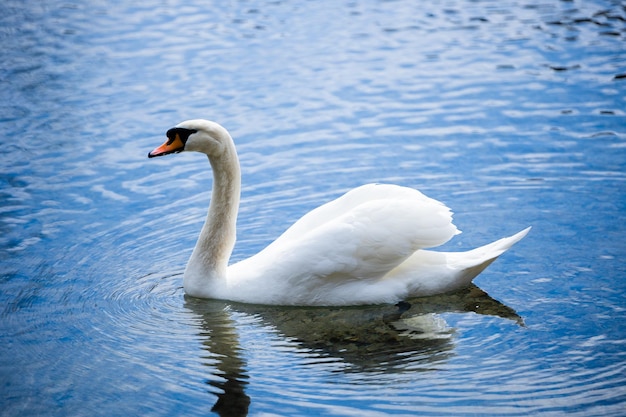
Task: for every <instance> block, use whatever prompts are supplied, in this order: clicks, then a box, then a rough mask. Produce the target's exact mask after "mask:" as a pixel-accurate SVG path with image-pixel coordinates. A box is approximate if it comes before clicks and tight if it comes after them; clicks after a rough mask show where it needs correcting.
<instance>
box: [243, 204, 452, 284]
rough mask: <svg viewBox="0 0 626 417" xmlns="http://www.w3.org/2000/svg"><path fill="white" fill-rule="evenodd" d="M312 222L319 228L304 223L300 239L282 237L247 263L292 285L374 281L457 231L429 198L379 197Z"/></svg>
mask: <svg viewBox="0 0 626 417" xmlns="http://www.w3.org/2000/svg"><path fill="white" fill-rule="evenodd" d="M420 195H421V194H420ZM416 203H419V204H416ZM326 209H327V211H326V212H327V213H330V212H332V211H333V208H332V207H330V208H329V207H326ZM318 215H319V214H318ZM306 220H307V222H308V221H309V219H306ZM313 220H315V221H316V222H317V227H314V226H313V225H312V223H308V224H307V225H306V226H307V227H306V228H304V227H302V228H301V229H300V230H304V231H305V233H303V234H302V235H300V236H298V237H296V236H295V235H293V236H289V237H288V239H283V238H281V239H279V240H277V241H276V242H274V243H272V244H271V245H270V246H268V247H267V248H266V249H264V250H263V251H261V252H260V253H259V254H258V255H256V256H254V257H253V258H251V259H249V261H253V262H254V263H256V265H257V266H261V265H263V267H262V269H265V270H266V273H270V274H272V275H274V276H281V277H284V278H283V279H285V280H289V281H292V283H293V284H294V285H302V283H296V282H293V280H296V281H298V280H300V279H304V278H306V279H312V280H313V281H315V280H316V279H320V280H334V281H337V280H346V279H357V280H360V279H377V278H380V277H382V276H383V275H385V273H387V272H388V271H390V270H391V269H393V268H394V267H396V266H397V265H399V264H400V263H401V262H403V261H404V260H405V259H407V258H408V257H409V256H410V255H411V254H412V253H413V252H415V251H416V250H418V249H422V248H428V247H433V246H438V245H441V244H442V243H445V242H446V241H448V240H449V239H450V238H451V237H452V236H454V235H455V234H456V233H457V229H456V227H455V226H454V225H453V224H452V213H451V212H450V210H449V209H448V208H447V207H446V206H444V205H443V204H441V203H439V202H437V201H435V200H431V199H426V200H423V199H420V200H419V201H415V199H397V198H379V199H375V200H370V201H366V202H364V203H362V204H358V205H356V206H354V207H352V208H350V209H349V210H346V211H344V212H343V214H341V215H339V216H336V217H331V218H329V219H323V218H320V217H317V218H314V219H313ZM321 220H326V221H325V222H323V221H321ZM300 227H301V225H300V226H299V228H300ZM296 230H298V229H296ZM290 232H294V231H293V230H291V229H290Z"/></svg>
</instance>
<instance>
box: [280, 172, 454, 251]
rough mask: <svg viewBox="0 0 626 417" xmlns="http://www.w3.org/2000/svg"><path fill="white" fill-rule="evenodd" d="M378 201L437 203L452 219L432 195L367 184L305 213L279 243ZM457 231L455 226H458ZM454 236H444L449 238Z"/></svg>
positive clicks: (428, 204) (422, 204)
mask: <svg viewBox="0 0 626 417" xmlns="http://www.w3.org/2000/svg"><path fill="white" fill-rule="evenodd" d="M375 200H387V201H390V202H393V201H405V200H406V201H411V202H413V204H414V205H415V206H416V207H419V206H436V208H437V209H440V208H442V209H443V210H444V211H446V212H447V213H448V216H449V221H450V222H451V221H452V218H451V214H452V213H451V212H450V211H449V209H448V208H447V207H445V206H444V205H443V204H442V203H440V202H438V201H437V200H434V199H432V198H429V197H426V196H425V195H424V194H422V193H420V192H419V191H417V190H415V189H413V188H408V187H401V186H398V185H390V184H366V185H362V186H360V187H357V188H354V189H352V190H350V191H348V192H347V193H346V194H344V195H342V196H341V197H339V198H337V199H335V200H333V201H330V202H328V203H326V204H324V205H322V206H320V207H318V208H316V209H314V210H312V211H310V212H309V213H307V214H305V215H304V216H303V217H302V218H300V219H299V220H298V221H297V222H296V223H294V224H293V225H292V226H291V227H290V228H289V229H287V230H286V231H285V233H283V234H282V235H281V236H280V237H279V238H278V239H277V240H276V242H281V244H283V242H286V241H287V240H297V239H301V238H302V236H304V235H306V234H307V233H309V232H311V231H314V230H315V229H317V228H319V227H321V226H322V225H324V224H326V223H329V222H332V221H333V220H335V219H337V218H339V217H341V216H343V215H345V214H346V213H348V212H350V211H351V210H354V209H355V208H356V207H358V206H360V205H362V204H364V203H367V202H371V201H375ZM455 233H456V229H455ZM450 237H451V236H449V237H447V238H442V239H445V240H444V242H445V241H447V240H448V239H450Z"/></svg>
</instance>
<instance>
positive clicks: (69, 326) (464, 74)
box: [0, 0, 626, 416]
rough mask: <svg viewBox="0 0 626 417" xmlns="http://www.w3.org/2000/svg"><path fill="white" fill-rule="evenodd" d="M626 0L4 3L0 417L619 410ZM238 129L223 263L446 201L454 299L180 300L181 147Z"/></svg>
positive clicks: (202, 175)
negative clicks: (487, 254)
mask: <svg viewBox="0 0 626 417" xmlns="http://www.w3.org/2000/svg"><path fill="white" fill-rule="evenodd" d="M625 40H626V2H624V1H619V0H590V1H589V0H585V1H582V0H568V1H545V2H539V1H536V0H526V1H522V2H516V1H488V0H485V1H470V0H450V1H442V2H414V1H404V0H396V1H353V0H350V1H305V0H297V1H289V2H286V1H280V0H279V1H271V2H261V1H254V0H239V1H228V2H217V1H185V2H182V1H178V0H165V1H159V2H156V1H155V2H122V1H107V2H104V1H89V2H72V1H56V0H51V1H46V2H34V1H16V0H4V1H3V2H2V3H1V4H0V83H1V89H0V94H1V98H2V100H1V101H0V133H1V137H2V140H1V144H2V152H0V168H1V170H0V259H1V263H0V303H1V304H0V307H1V309H0V387H1V394H0V414H2V415H3V416H22V415H23V416H38V415H41V416H70V415H71V416H100V415H102V416H129V415H142V416H172V415H210V414H215V415H222V416H233V415H234V416H238V415H239V416H241V415H254V416H309V415H337V416H352V415H354V416H383V415H405V416H415V415H420V416H436V415H439V416H469V415H472V416H474V415H493V416H561V415H565V414H567V415H574V416H622V415H626V411H625V410H626V324H625V323H626V264H625V263H624V257H625V256H626V243H625V242H626V233H625V232H626V226H625V224H626V197H625V195H626V194H625V193H626V187H625V184H626V117H625V115H626V47H625V45H626V42H625ZM191 118H207V119H212V120H215V121H217V122H219V123H220V124H222V125H224V126H225V127H226V128H227V129H228V130H229V131H230V132H231V134H232V136H233V137H234V138H235V141H236V144H237V147H238V150H239V154H240V160H241V165H242V173H243V192H242V202H241V209H240V214H239V220H238V242H237V246H236V248H235V252H234V254H233V260H240V259H243V258H246V257H248V256H250V255H252V254H254V253H256V251H258V250H260V249H262V248H263V247H264V246H265V245H267V244H268V243H269V242H271V241H272V240H273V239H274V238H276V237H277V236H278V235H280V233H281V232H282V231H284V230H285V229H286V228H287V227H288V226H289V225H290V224H291V223H292V222H294V221H295V220H296V219H298V218H299V217H300V216H301V215H303V214H304V213H306V212H307V211H309V210H311V209H312V208H314V207H316V206H318V205H320V204H322V203H324V202H326V201H328V200H330V199H332V198H334V197H337V196H339V195H341V193H343V192H345V191H346V190H348V189H350V188H352V187H355V186H358V185H361V184H364V183H368V182H392V183H397V184H401V185H405V186H409V187H414V188H417V189H420V190H421V191H423V192H424V193H426V194H427V195H429V196H431V197H433V198H436V199H439V200H441V201H443V202H445V203H446V204H447V205H448V206H450V207H451V208H452V210H453V211H454V212H455V223H456V224H457V226H458V227H459V228H460V229H461V230H463V234H461V235H459V236H456V237H455V238H454V239H453V240H452V241H450V242H449V243H447V244H446V245H445V248H444V249H446V250H467V249H471V248H473V247H476V246H479V245H482V244H485V243H488V242H490V241H493V240H495V239H497V238H500V237H503V236H507V235H510V234H513V233H515V232H518V231H519V230H522V229H524V228H526V227H527V226H532V227H533V229H532V231H531V232H530V234H529V235H528V236H527V237H526V238H525V239H524V240H523V241H522V242H520V243H519V244H518V245H516V246H515V247H514V248H513V249H512V250H511V251H510V252H507V253H506V254H505V255H503V256H502V257H501V258H500V259H499V260H498V261H497V262H495V263H494V264H493V265H491V266H490V267H489V268H488V269H487V270H486V271H485V272H484V273H483V274H481V275H480V276H479V277H478V278H477V279H476V280H475V284H476V286H473V287H471V288H469V289H467V290H464V291H461V292H459V293H455V294H448V295H443V296H437V297H428V298H424V299H417V300H410V309H408V310H407V311H404V308H405V307H406V306H402V305H401V306H400V307H397V306H366V307H358V308H357V307H354V308H333V309H328V308H314V309H311V308H308V309H307V308H282V307H263V306H249V305H243V304H235V303H229V302H223V301H215V300H194V299H191V298H186V297H185V296H184V293H183V291H182V272H183V270H184V267H185V263H186V261H187V258H188V257H189V255H190V253H191V249H192V248H193V246H194V244H195V240H196V237H197V234H198V232H199V229H200V227H201V225H202V222H203V221H204V218H205V215H206V208H207V206H208V203H209V189H210V187H211V173H210V170H209V164H208V163H207V161H206V158H204V157H202V156H201V155H197V154H180V155H172V156H169V157H166V158H159V159H155V160H148V159H147V153H148V151H150V150H151V149H153V148H154V147H156V146H158V145H159V144H161V143H162V142H163V140H164V138H165V136H164V133H165V131H166V130H167V129H169V128H170V127H172V126H174V125H175V124H177V123H179V122H180V121H182V120H186V119H191Z"/></svg>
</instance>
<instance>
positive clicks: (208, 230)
mask: <svg viewBox="0 0 626 417" xmlns="http://www.w3.org/2000/svg"><path fill="white" fill-rule="evenodd" d="M209 161H210V163H211V168H212V169H213V192H212V194H211V204H210V205H209V212H208V214H207V219H206V221H205V223H204V226H203V227H202V231H201V232H200V236H199V237H198V241H197V243H196V247H195V248H194V250H193V253H192V254H191V257H190V258H189V262H188V263H187V268H186V269H185V275H184V278H183V286H184V287H185V292H186V293H187V294H189V295H191V296H199V297H211V296H215V294H214V291H215V290H216V288H217V286H219V284H223V283H224V282H223V281H225V280H226V269H227V266H228V260H229V259H230V255H231V253H232V251H233V248H234V246H235V239H236V225H237V212H238V210H239V198H240V193H241V170H240V167H239V159H238V157H237V152H236V150H235V145H234V144H233V143H232V140H231V141H230V142H229V143H227V144H225V148H224V151H223V152H222V153H221V154H220V155H219V156H217V157H215V156H209Z"/></svg>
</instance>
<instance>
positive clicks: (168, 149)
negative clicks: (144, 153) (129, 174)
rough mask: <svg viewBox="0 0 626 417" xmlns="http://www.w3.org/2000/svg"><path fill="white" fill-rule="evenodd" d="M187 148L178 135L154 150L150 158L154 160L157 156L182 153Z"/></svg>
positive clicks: (149, 155)
mask: <svg viewBox="0 0 626 417" xmlns="http://www.w3.org/2000/svg"><path fill="white" fill-rule="evenodd" d="M184 148H185V144H184V143H183V141H182V140H180V136H178V134H176V136H175V137H174V139H168V140H167V141H166V142H165V143H164V144H163V145H161V146H159V147H158V148H156V149H154V150H153V151H152V152H150V153H149V154H148V158H154V157H155V156H163V155H168V154H171V153H177V152H182V150H183V149H184Z"/></svg>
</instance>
